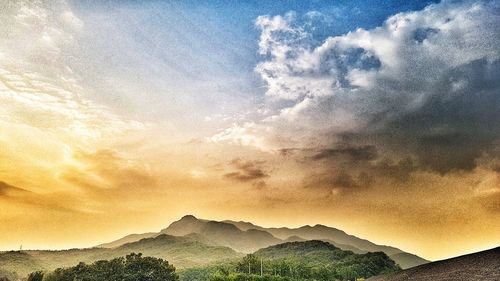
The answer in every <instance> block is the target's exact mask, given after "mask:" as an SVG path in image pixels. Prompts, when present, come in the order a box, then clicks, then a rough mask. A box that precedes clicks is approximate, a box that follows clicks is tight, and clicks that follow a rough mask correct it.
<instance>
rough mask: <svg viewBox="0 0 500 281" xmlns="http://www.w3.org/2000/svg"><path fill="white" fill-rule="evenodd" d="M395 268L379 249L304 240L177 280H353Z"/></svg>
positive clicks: (191, 272)
mask: <svg viewBox="0 0 500 281" xmlns="http://www.w3.org/2000/svg"><path fill="white" fill-rule="evenodd" d="M399 270H400V267H399V266H398V265H396V263H395V262H394V261H393V260H391V259H390V258H389V257H388V256H387V255H386V254H385V253H382V252H375V253H366V254H355V253H353V252H351V251H343V250H341V249H339V248H337V247H335V246H333V245H331V244H329V243H326V242H323V241H306V242H291V243H284V244H279V245H276V246H271V247H268V248H265V249H262V250H259V251H257V252H255V254H250V255H247V256H245V257H243V258H242V259H240V260H239V261H235V262H232V263H226V264H223V265H218V266H212V267H204V268H193V269H187V270H184V271H182V272H181V273H180V280H181V281H203V280H210V281H285V280H304V281H305V280H317V281H320V280H324V281H331V280H355V279H358V278H368V277H371V276H375V275H379V274H386V273H391V272H396V271H399Z"/></svg>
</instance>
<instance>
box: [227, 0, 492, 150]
mask: <svg viewBox="0 0 500 281" xmlns="http://www.w3.org/2000/svg"><path fill="white" fill-rule="evenodd" d="M497 6H498V4H496V3H494V2H471V1H465V2H457V1H443V2H442V3H440V4H435V5H430V6H428V7H427V8H425V9H424V10H421V11H415V12H406V13H400V14H397V15H394V16H392V17H390V18H388V19H387V21H386V22H385V23H384V25H382V26H380V27H377V28H374V29H371V30H364V29H358V30H355V31H352V32H349V33H348V34H345V35H342V36H336V37H330V38H327V39H326V40H325V41H324V42H323V44H321V45H319V46H314V45H313V44H312V43H311V42H313V41H312V40H311V38H310V34H308V33H307V32H306V31H305V29H304V28H301V27H300V26H296V25H294V16H293V14H290V15H287V16H285V17H282V16H274V17H270V16H261V17H259V18H258V19H257V21H256V25H257V26H258V27H259V28H260V29H261V37H260V42H259V50H260V53H261V54H263V55H265V57H266V59H265V60H264V61H263V62H261V63H259V64H258V65H257V66H256V67H255V71H256V72H257V73H258V74H259V75H260V77H261V78H262V79H263V81H265V83H266V85H267V91H266V96H267V97H268V98H269V101H270V102H269V103H268V107H269V108H271V109H272V110H273V112H274V114H272V115H270V116H269V115H268V116H265V117H263V119H262V120H261V121H259V122H256V123H254V124H252V125H251V126H250V127H249V125H248V124H247V125H241V126H235V127H233V128H230V129H228V132H226V133H225V134H224V135H225V136H226V137H225V138H223V140H231V139H232V140H235V139H239V138H241V135H240V134H244V135H245V139H251V138H262V137H264V138H268V139H267V141H264V140H261V141H259V142H258V143H264V142H265V143H267V145H266V147H268V148H269V147H271V148H273V149H279V148H280V147H283V146H285V147H289V146H296V145H299V146H307V145H311V144H316V145H319V146H321V145H329V144H331V143H335V142H336V140H337V137H338V136H339V135H341V134H346V133H356V132H359V131H360V130H370V129H373V128H370V127H368V126H369V124H373V121H374V119H379V121H378V123H377V124H378V125H379V126H383V125H384V122H387V121H390V120H392V119H394V118H397V117H399V116H401V115H402V114H406V113H408V112H411V111H416V110H419V109H420V108H421V107H422V106H423V105H424V104H425V103H426V102H427V101H428V100H429V99H430V98H431V97H433V96H443V97H444V96H445V95H450V94H449V93H450V92H451V91H452V90H450V91H448V90H443V87H444V88H447V87H448V86H450V87H451V88H453V89H459V88H460V87H463V83H464V82H458V81H450V82H448V80H449V79H453V75H451V74H450V73H451V72H453V71H454V69H456V68H459V67H462V66H464V65H467V64H470V63H472V62H474V61H476V60H481V59H484V60H486V61H487V62H488V63H491V62H494V61H496V60H499V59H500V49H499V48H498V46H500V32H499V29H498V23H500V15H499V14H498V10H499V9H498V7H497ZM469 78H470V79H474V77H469ZM446 79H448V80H446ZM447 84H449V85H447ZM497 90H498V89H497ZM370 126H371V125H370ZM259 130H262V132H261V131H259ZM269 132H272V133H273V134H277V135H272V136H269ZM253 133H254V134H255V135H256V136H253V137H252V134H253ZM257 136H259V137H257ZM277 140H279V141H277ZM245 143H246V144H248V143H253V142H245ZM255 143H257V142H255ZM261 148H262V147H261Z"/></svg>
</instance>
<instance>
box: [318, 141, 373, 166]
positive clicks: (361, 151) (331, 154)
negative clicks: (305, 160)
mask: <svg viewBox="0 0 500 281" xmlns="http://www.w3.org/2000/svg"><path fill="white" fill-rule="evenodd" d="M339 156H347V157H349V158H350V159H351V160H352V161H354V162H357V161H370V160H375V159H376V158H377V149H376V147H375V146H373V145H367V146H361V147H338V148H328V149H323V150H321V151H320V152H318V153H317V154H315V155H314V156H312V157H311V159H312V160H324V159H332V158H333V159H335V158H337V157H339Z"/></svg>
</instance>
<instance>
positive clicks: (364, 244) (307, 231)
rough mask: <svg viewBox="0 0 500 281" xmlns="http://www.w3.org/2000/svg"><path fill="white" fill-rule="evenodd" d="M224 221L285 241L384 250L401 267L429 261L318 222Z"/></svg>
mask: <svg viewBox="0 0 500 281" xmlns="http://www.w3.org/2000/svg"><path fill="white" fill-rule="evenodd" d="M225 222H226V223H231V224H233V225H235V226H236V227H239V228H241V229H245V230H247V231H248V230H250V229H257V230H260V231H266V232H269V233H271V234H272V235H273V236H275V237H276V238H279V239H282V240H283V241H285V240H286V239H288V238H289V237H300V238H301V239H304V240H321V241H325V242H328V243H330V244H332V245H335V246H337V247H338V248H340V249H342V250H347V251H353V252H355V253H358V254H361V253H367V252H384V253H386V254H387V255H389V256H391V258H392V259H394V260H395V261H396V262H397V263H398V264H399V265H400V266H401V267H402V268H410V267H413V266H417V265H421V264H424V263H427V262H429V261H428V260H425V259H423V258H421V257H419V256H416V255H413V254H410V253H406V252H404V251H402V250H400V249H398V248H395V247H391V246H385V245H377V244H375V243H372V242H370V241H368V240H366V239H362V238H359V237H356V236H354V235H349V234H347V233H345V232H344V231H342V230H339V229H336V228H333V227H328V226H324V225H320V224H317V225H315V226H309V225H306V226H302V227H299V228H287V227H280V228H264V227H261V226H257V225H254V224H252V223H249V222H243V221H237V222H236V221H231V220H226V221H225Z"/></svg>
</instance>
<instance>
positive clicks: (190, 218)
mask: <svg viewBox="0 0 500 281" xmlns="http://www.w3.org/2000/svg"><path fill="white" fill-rule="evenodd" d="M181 220H197V218H196V217H195V216H193V215H185V216H183V217H182V218H181Z"/></svg>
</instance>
